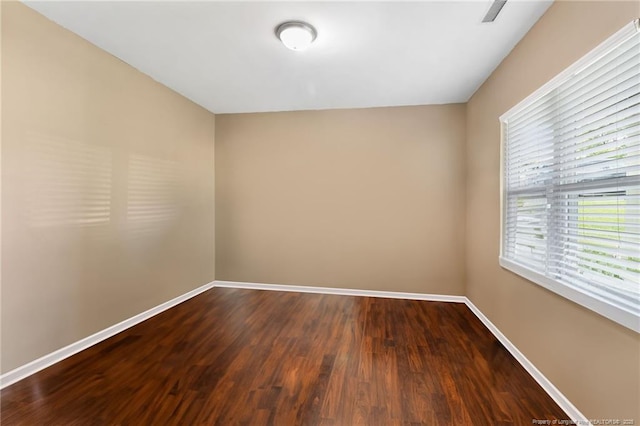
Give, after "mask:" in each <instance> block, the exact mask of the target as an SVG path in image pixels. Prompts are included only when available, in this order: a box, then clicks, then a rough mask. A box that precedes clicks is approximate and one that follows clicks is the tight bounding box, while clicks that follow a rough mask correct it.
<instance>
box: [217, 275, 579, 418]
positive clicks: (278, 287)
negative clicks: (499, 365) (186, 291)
mask: <svg viewBox="0 0 640 426" xmlns="http://www.w3.org/2000/svg"><path fill="white" fill-rule="evenodd" d="M213 285H214V287H227V288H242V289H252V290H272V291H294V292H300V293H319V294H338V295H345V296H369V297H385V298H392V299H412V300H426V301H435V302H456V303H464V304H466V305H467V306H468V307H469V309H470V310H471V311H472V312H473V313H474V314H475V315H476V316H477V317H478V319H479V320H480V321H482V323H483V324H484V325H485V326H486V327H487V328H488V329H489V331H491V333H493V335H494V336H496V338H497V339H498V341H500V343H502V345H503V346H504V347H505V348H506V349H507V350H508V351H509V352H510V353H511V355H513V357H514V358H515V359H516V360H517V361H518V362H519V363H520V364H521V365H522V366H523V367H524V369H525V370H527V372H528V373H529V374H530V375H531V377H533V378H534V379H535V381H536V382H538V384H539V385H540V386H541V387H542V389H544V391H545V392H547V394H549V396H550V397H551V398H552V399H553V400H554V401H555V402H556V404H558V405H559V406H560V408H562V409H563V410H564V412H565V413H567V416H569V417H570V418H571V420H574V421H575V422H576V423H578V424H582V425H590V424H591V423H589V421H588V419H587V418H586V417H585V416H584V415H583V414H582V413H581V412H580V410H578V409H577V408H576V407H575V405H573V404H572V403H571V401H569V399H568V398H567V397H566V396H564V395H563V394H562V392H560V391H559V390H558V388H556V387H555V386H554V385H553V383H551V381H550V380H549V379H547V378H546V377H545V376H544V374H542V372H540V370H538V369H537V368H536V366H535V365H533V363H532V362H531V361H529V360H528V359H527V357H525V356H524V354H523V353H522V352H520V351H519V350H518V348H517V347H516V346H515V345H514V344H513V343H511V341H510V340H509V339H507V337H506V336H505V335H504V334H502V332H501V331H500V330H499V329H498V327H496V326H495V325H494V324H493V323H492V322H491V321H489V318H487V317H486V316H485V315H484V314H483V313H482V312H481V311H480V310H479V309H478V308H477V307H476V305H474V304H473V303H472V302H471V301H470V300H469V299H468V298H467V297H466V296H450V295H441V294H422V293H398V292H393V291H374V290H356V289H343V288H332V287H307V286H298V285H283V284H261V283H245V282H235V281H214V282H213Z"/></svg>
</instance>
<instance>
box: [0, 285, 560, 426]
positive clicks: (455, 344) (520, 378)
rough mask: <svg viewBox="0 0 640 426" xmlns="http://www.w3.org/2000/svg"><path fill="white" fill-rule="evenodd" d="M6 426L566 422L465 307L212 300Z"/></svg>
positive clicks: (44, 374)
mask: <svg viewBox="0 0 640 426" xmlns="http://www.w3.org/2000/svg"><path fill="white" fill-rule="evenodd" d="M1 400H2V401H1V402H2V405H1V420H2V425H3V426H5V425H120V424H121V425H164V424H180V425H195V424H207V425H214V424H219V425H234V424H240V425H285V426H286V425H321V424H322V425H357V424H364V425H421V424H425V425H511V424H516V425H530V424H532V419H550V420H552V419H556V418H557V419H566V418H567V416H566V414H565V413H564V412H563V411H562V410H561V409H560V408H559V407H558V406H557V405H556V404H555V403H554V402H553V400H552V399H551V398H550V397H549V396H548V395H547V394H546V393H545V392H544V391H543V390H542V389H541V388H540V386H538V384H537V383H536V382H535V381H534V380H533V379H532V378H531V377H530V376H529V375H528V374H527V373H526V371H525V370H524V369H523V368H522V367H521V366H520V365H519V364H518V363H517V362H516V361H515V359H513V357H512V356H511V355H510V354H509V353H508V352H507V351H506V350H505V349H504V348H503V347H502V346H501V345H500V343H498V342H497V340H496V339H495V338H494V337H493V335H492V334H491V333H490V332H489V331H488V330H487V329H486V328H485V327H484V325H483V324H482V323H481V322H480V321H479V320H478V319H477V318H476V317H475V316H474V315H473V313H472V312H471V311H470V310H469V309H468V308H467V307H466V306H465V305H463V304H457V303H440V302H423V301H410V300H397V299H379V298H369V297H349V296H332V295H317V294H303V293H285V292H270V291H255V290H238V289H223V288H215V289H213V290H209V291H207V292H205V293H203V294H201V295H199V296H197V297H195V298H193V299H191V300H188V301H186V302H184V303H182V304H180V305H178V306H176V307H174V308H172V309H170V310H168V311H165V312H163V313H162V314H159V315H157V316H155V317H153V318H151V319H149V320H147V321H145V322H143V323H141V324H139V325H137V326H135V327H132V328H130V329H128V330H126V331H125V332H123V333H120V334H118V335H117V336H114V337H112V338H110V339H108V340H105V341H104V342H101V343H99V344H97V345H95V346H93V347H91V348H89V349H87V350H85V351H83V352H81V353H79V354H77V355H75V356H73V357H70V358H68V359H66V360H64V361H62V362H60V363H58V364H56V365H54V366H52V367H49V368H48V369H46V370H43V371H41V372H39V373H37V374H35V375H33V376H31V377H28V378H27V379H24V380H22V381H21V382H18V383H16V384H14V385H12V386H9V387H7V388H6V389H4V390H3V391H2V393H1Z"/></svg>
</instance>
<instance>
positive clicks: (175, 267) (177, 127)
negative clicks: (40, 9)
mask: <svg viewBox="0 0 640 426" xmlns="http://www.w3.org/2000/svg"><path fill="white" fill-rule="evenodd" d="M2 124H3V126H2V254H3V257H2V371H3V372H6V371H8V370H11V369H13V368H15V367H17V366H19V365H22V364H25V363H27V362H29V361H31V360H33V359H35V358H38V357H40V356H42V355H44V354H47V353H49V352H52V351H54V350H56V349H58V348H60V347H62V346H65V345H67V344H69V343H72V342H75V341H77V340H79V339H81V338H83V337H85V336H87V335H90V334H91V333H94V332H96V331H98V330H101V329H104V328H106V327H108V326H110V325H112V324H115V323H117V322H119V321H122V320H124V319H126V318H129V317H131V316H133V315H135V314H138V313H140V312H142V311H144V310H146V309H149V308H151V307H153V306H156V305H158V304H160V303H162V302H164V301H166V300H169V299H171V298H173V297H176V296H178V295H181V294H183V293H185V292H187V291H189V290H191V289H194V288H196V287H199V286H201V285H203V284H206V283H207V282H210V281H212V280H213V278H214V260H213V259H214V219H213V215H214V209H213V204H214V173H213V167H214V158H213V153H214V116H213V114H211V113H210V112H208V111H206V110H204V109H202V108H200V107H198V106H196V105H195V104H193V103H191V102H189V101H187V100H186V99H184V98H183V97H181V96H179V95H178V94H176V93H174V92H172V91H170V90H169V89H167V88H166V87H164V86H162V85H160V84H158V83H156V82H154V81H153V80H152V79H151V78H149V77H147V76H145V75H143V74H141V73H140V72H138V71H136V70H135V69H133V68H132V67H130V66H128V65H126V64H125V63H123V62H121V61H119V60H118V59H116V58H114V57H112V56H110V55H109V54H107V53H105V52H104V51H102V50H100V49H98V48H96V47H95V46H93V45H91V44H89V43H88V42H86V41H84V40H83V39H81V38H79V37H78V36H76V35H74V34H72V33H71V32H69V31H66V30H64V29H63V28H61V27H59V26H58V25H56V24H54V23H52V22H50V21H48V20H47V19H46V18H44V17H42V16H41V15H39V14H37V13H36V12H34V11H32V10H31V9H29V8H27V7H26V6H24V5H22V4H20V3H6V2H2Z"/></svg>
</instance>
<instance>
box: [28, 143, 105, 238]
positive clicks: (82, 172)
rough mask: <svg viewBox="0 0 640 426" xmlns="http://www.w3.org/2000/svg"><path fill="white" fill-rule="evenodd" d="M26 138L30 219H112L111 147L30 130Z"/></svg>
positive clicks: (81, 222)
mask: <svg viewBox="0 0 640 426" xmlns="http://www.w3.org/2000/svg"><path fill="white" fill-rule="evenodd" d="M26 141H27V150H26V155H28V156H29V157H30V159H29V161H27V162H26V163H27V164H28V165H29V166H28V167H29V170H28V171H27V172H28V173H27V180H28V185H27V191H28V193H27V197H26V201H27V205H26V207H27V216H28V222H29V224H30V225H31V226H35V227H53V226H96V225H105V224H108V223H109V221H110V218H111V192H112V170H111V151H110V150H109V148H108V147H105V146H101V145H91V144H87V143H82V142H79V141H76V140H72V139H65V138H58V137H52V136H45V135H42V134H39V133H29V134H28V135H27V138H26Z"/></svg>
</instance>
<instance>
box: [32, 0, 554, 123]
mask: <svg viewBox="0 0 640 426" xmlns="http://www.w3.org/2000/svg"><path fill="white" fill-rule="evenodd" d="M550 4H551V2H550V1H539V0H538V1H518V0H510V1H508V2H507V4H506V5H505V7H504V8H503V9H502V12H501V13H500V15H498V18H497V20H496V21H495V22H493V23H487V24H483V23H481V20H482V18H483V16H484V15H485V13H486V12H487V10H488V9H489V6H490V5H491V1H490V0H479V1H466V2H462V1H451V0H449V1H440V2H433V1H430V2H399V1H391V2H380V1H376V2H362V1H360V2H327V1H324V2H272V1H260V2H246V1H242V2H240V1H236V2H195V1H172V2H166V1H164V2H163V1H143V2H128V1H125V2H122V1H121V2H118V1H107V2H98V1H76V2H55V1H47V2H31V1H29V2H27V5H28V6H30V7H32V8H33V9H35V10H37V11H39V12H40V13H42V14H44V15H45V16H47V17H49V18H50V19H51V20H53V21H55V22H57V23H58V24H60V25H62V26H63V27H66V28H68V29H69V30H71V31H73V32H75V33H76V34H78V35H80V36H81V37H83V38H85V39H87V40H89V41H90V42H92V43H93V44H95V45H96V46H98V47H100V48H102V49H104V50H106V51H107V52H110V53H111V54H113V55H114V56H116V57H118V58H120V59H122V60H123V61H125V62H127V63H129V64H131V65H132V66H134V67H135V68H137V69H139V70H140V71H142V72H143V73H145V74H148V75H149V76H151V77H153V78H154V79H155V80H157V81H159V82H160V83H162V84H164V85H166V86H168V87H170V88H172V89H173V90H175V91H176V92H178V93H181V94H182V95H184V96H186V97H187V98H189V99H191V100H193V101H194V102H196V103H198V104H200V105H202V106H203V107H205V108H207V109H208V110H210V111H212V112H214V113H235V112H257V111H290V110H304V109H327V108H355V107H374V106H397V105H422V104H443V103H456V102H466V101H467V100H468V99H469V98H470V97H471V95H472V94H473V93H474V92H475V90H476V89H477V88H478V87H479V86H480V85H481V84H482V82H483V81H484V80H485V79H486V78H487V77H488V76H489V75H490V74H491V72H492V71H493V70H494V69H495V68H496V66H497V65H498V64H499V63H500V61H502V59H503V58H504V57H505V56H506V55H507V54H508V53H509V52H510V51H511V49H512V48H513V47H514V46H515V45H516V43H517V42H518V41H519V40H520V39H521V38H522V37H523V36H524V34H526V32H527V31H528V30H529V28H531V26H532V25H533V24H534V23H535V22H536V21H537V20H538V18H539V17H540V16H541V15H542V14H543V13H544V12H545V11H546V9H547V8H548V7H549V5H550ZM291 19H295V20H303V21H306V22H309V23H310V24H312V25H313V26H315V28H316V29H317V31H318V38H317V39H316V41H315V42H314V44H313V45H312V46H311V47H310V48H309V49H308V50H306V51H303V52H294V51H291V50H288V49H286V48H285V47H284V46H283V45H282V44H281V43H280V41H279V40H278V39H277V38H276V37H275V35H274V29H275V27H276V26H277V25H278V24H280V23H281V22H283V21H286V20H291Z"/></svg>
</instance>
